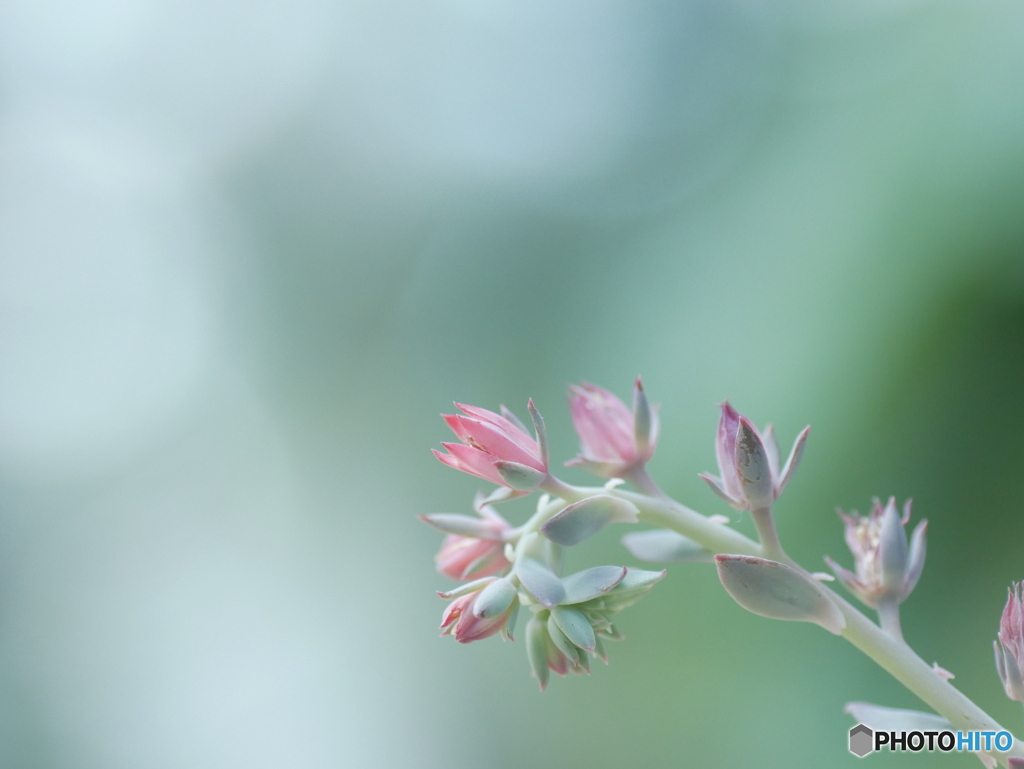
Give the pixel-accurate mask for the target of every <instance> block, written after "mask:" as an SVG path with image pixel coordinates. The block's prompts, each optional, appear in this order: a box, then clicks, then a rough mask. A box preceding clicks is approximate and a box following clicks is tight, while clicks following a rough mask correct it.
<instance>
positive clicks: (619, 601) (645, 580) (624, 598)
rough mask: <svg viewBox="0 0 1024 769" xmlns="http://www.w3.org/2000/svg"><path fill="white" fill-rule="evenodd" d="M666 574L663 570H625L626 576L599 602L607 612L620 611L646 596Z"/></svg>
mask: <svg viewBox="0 0 1024 769" xmlns="http://www.w3.org/2000/svg"><path fill="white" fill-rule="evenodd" d="M667 573H668V572H667V571H664V570H663V571H647V570H646V569H626V576H625V577H623V578H622V581H621V582H620V583H619V584H618V585H616V586H615V588H614V589H613V590H611V591H609V592H608V593H607V594H605V595H604V596H603V597H601V599H600V601H601V603H602V604H603V605H604V607H605V609H606V610H607V611H610V612H617V611H622V610H623V609H625V608H627V607H629V606H632V605H633V604H635V603H636V602H637V601H639V600H640V599H641V598H643V597H644V596H645V595H647V593H649V592H650V590H651V589H652V588H653V587H654V585H655V584H656V583H658V582H660V581H661V580H662V579H663V578H664V577H665V575H666V574H667Z"/></svg>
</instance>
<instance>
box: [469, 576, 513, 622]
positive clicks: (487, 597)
mask: <svg viewBox="0 0 1024 769" xmlns="http://www.w3.org/2000/svg"><path fill="white" fill-rule="evenodd" d="M518 594H519V593H518V591H517V590H516V589H515V587H513V586H512V583H511V582H510V581H509V580H508V578H507V577H506V578H502V579H496V580H494V582H492V583H491V584H489V585H488V586H487V587H485V588H484V589H483V590H481V591H480V595H478V596H477V597H476V600H475V601H473V614H474V615H475V616H477V617H480V618H482V619H488V618H490V617H497V616H498V615H499V614H503V613H504V612H505V610H506V609H508V607H509V606H511V605H512V602H513V601H514V600H516V596H517V595H518Z"/></svg>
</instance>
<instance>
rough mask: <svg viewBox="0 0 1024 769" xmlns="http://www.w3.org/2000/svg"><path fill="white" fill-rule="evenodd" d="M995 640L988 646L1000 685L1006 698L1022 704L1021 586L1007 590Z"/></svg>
mask: <svg viewBox="0 0 1024 769" xmlns="http://www.w3.org/2000/svg"><path fill="white" fill-rule="evenodd" d="M998 638H999V640H998V641H993V642H992V645H993V647H994V649H995V653H996V670H997V671H998V673H999V679H1000V680H1001V681H1002V682H1003V689H1004V690H1005V691H1006V696H1007V697H1009V698H1010V699H1011V700H1017V701H1018V702H1024V680H1022V678H1021V673H1022V670H1024V606H1022V605H1021V583H1019V582H1017V583H1014V585H1013V586H1012V587H1011V588H1010V589H1009V596H1008V597H1007V599H1006V607H1005V608H1004V609H1003V616H1002V619H1001V620H1000V622H999V636H998Z"/></svg>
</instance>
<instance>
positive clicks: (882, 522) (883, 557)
mask: <svg viewBox="0 0 1024 769" xmlns="http://www.w3.org/2000/svg"><path fill="white" fill-rule="evenodd" d="M839 516H840V517H841V518H842V519H843V523H844V524H845V526H846V532H845V536H846V544H847V545H848V546H849V548H850V552H851V553H853V560H854V569H855V570H856V573H853V572H850V571H847V570H846V569H844V568H842V567H841V566H839V565H838V564H837V563H835V562H834V561H832V560H831V559H830V558H826V559H825V561H826V563H828V565H829V567H831V569H832V571H833V572H835V575H836V577H838V578H839V580H840V581H841V582H842V583H843V584H844V585H845V586H846V587H847V589H848V590H849V591H850V592H851V593H853V594H854V595H855V596H857V598H859V599H860V600H861V602H863V603H864V604H865V605H866V606H870V607H871V608H873V609H877V608H879V606H880V605H881V604H882V603H885V602H890V603H896V604H899V603H902V602H903V601H904V600H906V598H907V596H909V595H910V593H911V591H912V590H913V589H914V586H915V585H917V580H918V578H919V577H920V576H921V570H922V569H923V568H924V557H925V533H926V532H927V529H928V522H927V521H921V522H920V523H918V524H917V527H916V528H915V529H914V533H913V536H912V537H911V541H910V542H909V543H908V542H907V533H906V529H905V527H906V525H907V523H908V522H909V521H910V500H909V499H908V500H907V502H906V504H905V505H904V506H903V515H902V516H901V515H900V513H899V512H898V511H897V509H896V498H895V497H890V498H889V501H888V503H887V504H886V505H885V506H883V505H882V503H881V501H880V500H878V499H876V500H874V503H873V505H872V507H871V512H870V513H869V514H868V515H866V516H861V515H859V514H858V513H857V511H856V510H854V511H853V513H852V514H850V515H847V514H846V513H844V512H843V511H842V510H840V511H839Z"/></svg>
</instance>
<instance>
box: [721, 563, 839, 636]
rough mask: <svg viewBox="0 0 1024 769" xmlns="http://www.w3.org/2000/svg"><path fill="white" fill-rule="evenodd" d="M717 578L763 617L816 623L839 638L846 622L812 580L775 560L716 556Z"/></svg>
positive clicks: (740, 603)
mask: <svg viewBox="0 0 1024 769" xmlns="http://www.w3.org/2000/svg"><path fill="white" fill-rule="evenodd" d="M715 562H716V563H717V565H718V577H719V579H721V580H722V585H724V586H725V589H726V590H727V591H728V592H729V595H731V596H732V597H733V598H734V599H736V603H738V604H739V605H740V606H742V607H743V608H744V609H747V610H748V611H751V612H753V613H754V614H759V615H761V616H762V617H769V618H771V619H781V620H795V621H799V622H814V623H815V624H817V625H821V626H822V627H823V628H825V629H826V630H828V631H829V632H830V633H835V634H836V635H839V634H840V633H842V632H843V629H844V628H845V627H846V619H845V618H844V617H843V615H842V612H840V611H839V607H838V606H836V604H835V602H834V601H832V599H831V598H829V597H828V595H827V594H826V593H825V591H824V590H823V589H822V587H821V586H820V585H819V584H818V583H817V582H815V581H814V580H813V579H811V578H810V577H808V576H806V575H804V574H802V573H800V572H798V571H796V570H795V569H792V568H790V567H789V566H786V565H785V564H781V563H778V562H776V561H769V560H767V559H765V558H755V557H753V556H745V555H716V556H715Z"/></svg>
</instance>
